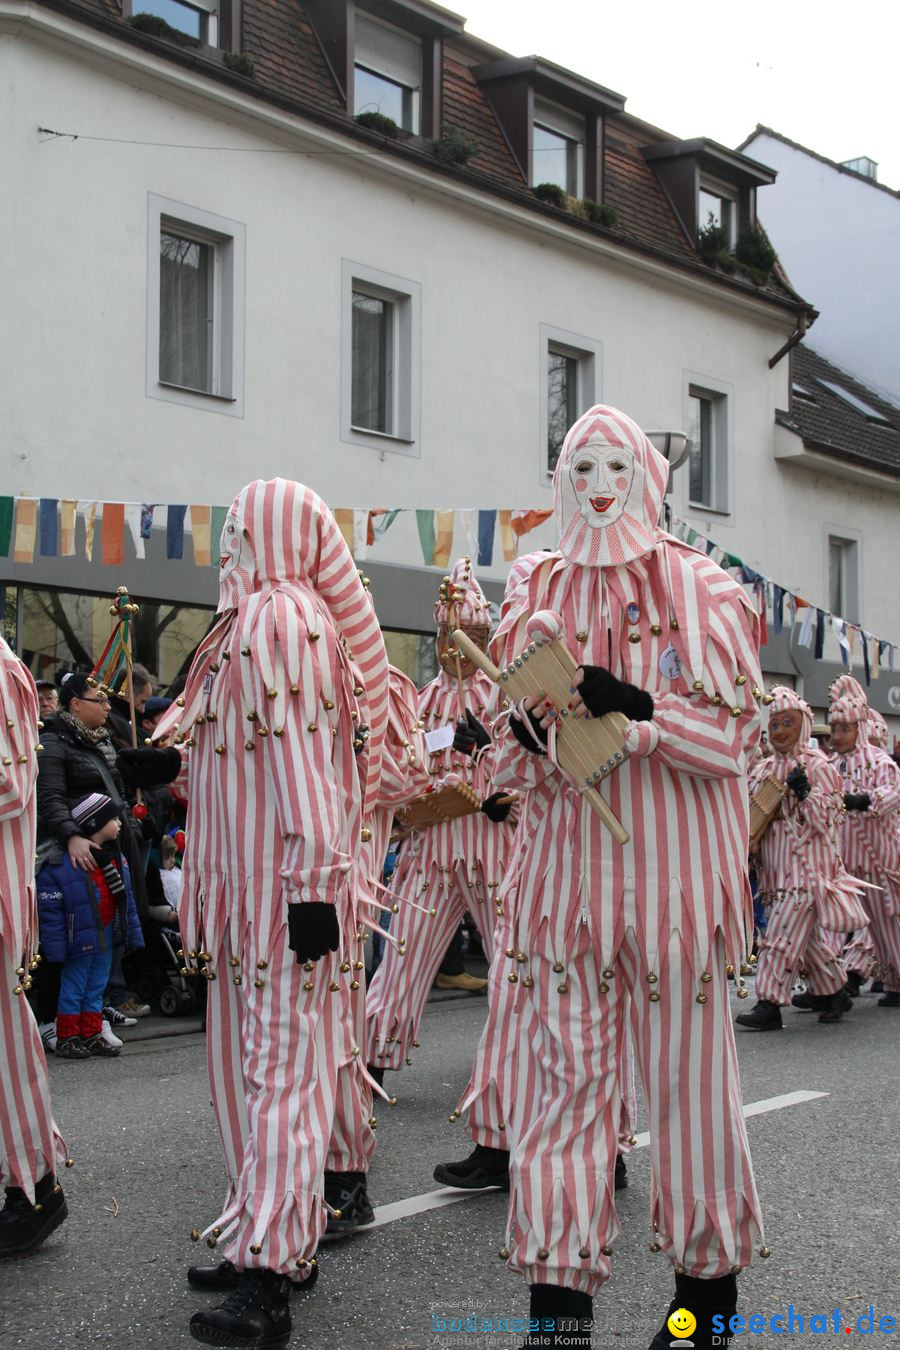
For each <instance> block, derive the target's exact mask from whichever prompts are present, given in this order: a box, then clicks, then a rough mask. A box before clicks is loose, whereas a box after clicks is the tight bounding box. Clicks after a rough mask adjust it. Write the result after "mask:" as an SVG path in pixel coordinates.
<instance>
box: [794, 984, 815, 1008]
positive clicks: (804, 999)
mask: <svg viewBox="0 0 900 1350" xmlns="http://www.w3.org/2000/svg"><path fill="white" fill-rule="evenodd" d="M814 998H815V994H811V993H810V992H809V990H808V989H804V991H803V993H802V994H795V995H794V997H793V998H792V999H791V1007H792V1008H799V1009H800V1011H801V1012H812V1010H813V1007H814V1004H813V999H814Z"/></svg>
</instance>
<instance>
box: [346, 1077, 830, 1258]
mask: <svg viewBox="0 0 900 1350" xmlns="http://www.w3.org/2000/svg"><path fill="white" fill-rule="evenodd" d="M828 1095H829V1094H828V1093H827V1092H806V1091H802V1090H801V1091H799V1092H783V1093H781V1095H780V1096H778V1097H765V1098H763V1100H762V1101H760V1102H750V1103H748V1105H747V1106H745V1107H744V1119H745V1120H746V1119H749V1117H750V1116H764V1115H767V1114H768V1113H769V1112H770V1111H781V1110H783V1109H784V1108H785V1107H786V1106H800V1105H802V1103H803V1102H812V1101H816V1100H817V1098H820V1097H827V1096H828ZM636 1140H637V1142H636V1144H635V1148H646V1147H647V1145H648V1144H649V1143H650V1135H649V1133H648V1132H647V1131H646V1130H645V1131H643V1133H641V1134H639V1135H637V1136H636ZM496 1194H498V1191H497V1188H496V1187H495V1186H492V1187H491V1188H490V1189H487V1190H482V1191H458V1190H453V1189H451V1188H450V1187H446V1186H445V1187H444V1188H443V1189H442V1190H439V1191H426V1192H425V1193H424V1195H411V1196H409V1198H408V1199H407V1200H395V1201H394V1202H393V1204H390V1205H379V1206H378V1207H377V1208H376V1210H375V1222H374V1224H369V1225H368V1227H367V1228H366V1229H364V1230H363V1231H365V1232H368V1231H369V1230H370V1229H372V1228H380V1227H382V1226H383V1225H384V1224H386V1223H394V1222H395V1221H396V1220H397V1219H411V1218H412V1217H413V1215H414V1214H425V1213H427V1211H428V1210H430V1209H444V1207H445V1206H446V1205H455V1204H458V1203H459V1201H460V1200H473V1199H475V1197H476V1196H479V1195H496Z"/></svg>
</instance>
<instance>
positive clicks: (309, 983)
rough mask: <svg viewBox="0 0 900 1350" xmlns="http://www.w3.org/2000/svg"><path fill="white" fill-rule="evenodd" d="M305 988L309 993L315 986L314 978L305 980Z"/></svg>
mask: <svg viewBox="0 0 900 1350" xmlns="http://www.w3.org/2000/svg"><path fill="white" fill-rule="evenodd" d="M303 988H304V989H305V990H306V992H307V993H309V991H310V990H311V989H312V988H313V982H312V980H304V981H303Z"/></svg>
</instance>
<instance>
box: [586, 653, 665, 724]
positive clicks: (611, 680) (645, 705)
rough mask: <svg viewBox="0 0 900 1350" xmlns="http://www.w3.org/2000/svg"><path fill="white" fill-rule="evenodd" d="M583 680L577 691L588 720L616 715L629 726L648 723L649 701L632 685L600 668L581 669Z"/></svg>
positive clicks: (649, 714) (650, 707) (651, 709)
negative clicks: (636, 723)
mask: <svg viewBox="0 0 900 1350" xmlns="http://www.w3.org/2000/svg"><path fill="white" fill-rule="evenodd" d="M581 669H582V670H583V671H584V679H583V680H582V681H581V684H580V685H578V687H577V691H576V692H577V693H579V694H580V695H581V698H582V702H583V703H584V706H585V707H586V708H587V710H588V712H589V713H590V714H591V716H592V717H603V716H604V715H605V714H606V713H611V712H620V713H624V714H625V716H626V717H629V718H630V719H631V721H632V722H649V721H650V719H651V718H652V717H653V699H652V698H651V697H650V695H649V694H648V693H646V692H645V691H644V690H643V689H638V687H637V685H636V684H625V683H624V681H622V680H618V679H616V677H615V675H612V674H610V672H609V671H608V670H606V669H605V667H603V666H582V667H581Z"/></svg>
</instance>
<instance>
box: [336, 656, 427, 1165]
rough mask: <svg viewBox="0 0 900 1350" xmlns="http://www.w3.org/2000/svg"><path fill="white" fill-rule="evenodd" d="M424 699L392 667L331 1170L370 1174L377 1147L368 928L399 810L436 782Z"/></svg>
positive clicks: (360, 871) (360, 861) (361, 860)
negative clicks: (429, 764)
mask: <svg viewBox="0 0 900 1350" xmlns="http://www.w3.org/2000/svg"><path fill="white" fill-rule="evenodd" d="M417 698H418V695H417V692H416V686H415V685H414V684H413V682H412V680H411V679H409V677H408V676H407V675H404V674H403V672H402V671H400V670H396V669H395V668H394V667H393V666H391V667H390V691H389V702H388V720H387V731H386V738H385V742H384V745H383V746H382V752H381V786H380V788H379V792H378V803H377V805H376V807H375V810H374V811H373V812H372V813H371V815H369V816H368V817H367V818H366V819H367V827H364V828H363V831H362V836H363V842H362V846H361V848H360V849H359V851H358V855H357V858H356V868H355V880H354V888H355V892H356V900H357V922H358V924H359V927H358V929H357V935H356V936H357V947H356V956H355V960H354V962H353V971H354V975H353V978H352V979H351V981H350V983H349V984H348V985H343V984H342V985H341V997H342V999H344V1000H345V1005H346V1008H345V1016H346V1020H347V1025H348V1026H349V1027H350V1028H351V1033H352V1034H351V1037H350V1040H351V1041H352V1044H350V1046H349V1053H345V1056H344V1058H343V1060H342V1062H341V1065H340V1069H339V1072H338V1086H337V1102H336V1108H335V1117H334V1129H333V1132H332V1136H331V1142H330V1144H329V1148H328V1158H327V1161H326V1169H327V1170H328V1171H330V1172H365V1171H367V1170H368V1166H369V1161H370V1159H371V1157H372V1154H373V1152H374V1150H375V1132H374V1130H373V1128H372V1119H371V1117H372V1085H371V1082H370V1080H369V1077H368V1074H367V1073H366V1066H365V1064H364V1063H363V1055H362V1053H361V1047H362V1046H364V1045H365V1041H366V976H365V963H364V960H363V945H362V944H363V934H364V929H365V927H366V926H373V925H374V926H375V927H377V926H378V917H379V913H380V910H381V909H382V908H383V907H384V906H385V905H390V903H391V901H390V897H389V896H387V895H386V894H385V892H384V891H383V890H382V889H381V886H380V881H381V871H382V868H383V866H384V859H385V857H386V855H387V851H388V845H389V843H390V837H391V826H392V824H393V820H394V813H395V812H396V810H397V808H398V807H400V806H402V805H403V804H404V802H407V801H409V800H410V799H411V798H412V797H416V796H418V795H419V794H420V793H421V792H424V791H425V788H426V787H427V786H428V784H429V783H430V782H431V779H430V777H429V774H428V770H427V768H426V766H425V743H424V740H423V737H422V731H421V728H420V727H419V721H418V718H419V714H418V708H417ZM354 986H355V987H354ZM345 991H346V992H345Z"/></svg>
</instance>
